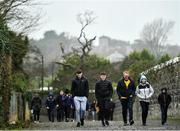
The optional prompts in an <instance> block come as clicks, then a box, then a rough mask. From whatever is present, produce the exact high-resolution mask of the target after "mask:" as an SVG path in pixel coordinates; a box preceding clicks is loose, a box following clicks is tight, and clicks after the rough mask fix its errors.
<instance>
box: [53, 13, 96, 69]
mask: <svg viewBox="0 0 180 131" xmlns="http://www.w3.org/2000/svg"><path fill="white" fill-rule="evenodd" d="M95 19H96V17H95V16H94V12H93V11H85V12H84V13H80V14H78V15H77V21H78V23H80V24H81V30H80V34H79V36H78V38H77V40H78V43H79V44H80V45H78V46H77V47H72V52H65V49H64V46H63V44H64V43H60V49H61V53H62V58H63V59H65V57H66V56H68V55H71V54H78V55H79V57H80V67H75V66H74V65H71V64H67V63H66V64H65V63H64V62H56V64H59V65H62V66H64V67H69V68H72V69H76V68H81V69H83V67H84V58H85V57H86V56H88V55H89V53H90V51H91V50H92V44H93V41H94V40H95V39H96V36H94V37H93V38H87V35H86V32H85V29H86V28H87V27H88V26H89V25H91V24H92V23H93V22H94V20H95Z"/></svg>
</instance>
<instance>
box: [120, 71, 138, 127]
mask: <svg viewBox="0 0 180 131" xmlns="http://www.w3.org/2000/svg"><path fill="white" fill-rule="evenodd" d="M135 90H136V87H135V84H134V81H133V80H132V79H131V78H130V77H129V72H128V71H124V72H123V79H122V80H120V81H119V82H118V84H117V94H118V96H119V99H120V101H121V105H122V115H123V121H124V126H127V111H129V124H130V125H133V124H134V120H133V101H134V100H133V98H134V96H135Z"/></svg>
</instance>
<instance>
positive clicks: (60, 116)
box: [56, 90, 65, 122]
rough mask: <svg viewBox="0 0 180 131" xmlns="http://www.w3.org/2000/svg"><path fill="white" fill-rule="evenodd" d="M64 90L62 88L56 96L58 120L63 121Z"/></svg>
mask: <svg viewBox="0 0 180 131" xmlns="http://www.w3.org/2000/svg"><path fill="white" fill-rule="evenodd" d="M64 99H65V96H64V92H63V91H62V90H61V91H60V93H59V95H58V96H57V97H56V109H57V121H58V122H62V121H63V120H64Z"/></svg>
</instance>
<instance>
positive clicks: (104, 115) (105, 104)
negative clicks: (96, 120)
mask: <svg viewBox="0 0 180 131" xmlns="http://www.w3.org/2000/svg"><path fill="white" fill-rule="evenodd" d="M109 102H110V100H98V106H99V115H100V119H101V121H103V122H104V121H108V120H109Z"/></svg>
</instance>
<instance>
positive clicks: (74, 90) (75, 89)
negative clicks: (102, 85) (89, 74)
mask: <svg viewBox="0 0 180 131" xmlns="http://www.w3.org/2000/svg"><path fill="white" fill-rule="evenodd" d="M75 74H76V77H75V79H73V80H72V86H71V94H72V96H73V97H74V105H75V109H76V121H77V127H80V126H84V117H85V111H86V103H87V98H88V94H89V84H88V80H87V79H86V78H85V77H84V76H83V73H82V70H77V71H76V73H75Z"/></svg>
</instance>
